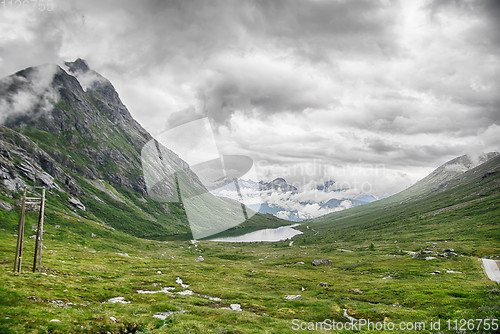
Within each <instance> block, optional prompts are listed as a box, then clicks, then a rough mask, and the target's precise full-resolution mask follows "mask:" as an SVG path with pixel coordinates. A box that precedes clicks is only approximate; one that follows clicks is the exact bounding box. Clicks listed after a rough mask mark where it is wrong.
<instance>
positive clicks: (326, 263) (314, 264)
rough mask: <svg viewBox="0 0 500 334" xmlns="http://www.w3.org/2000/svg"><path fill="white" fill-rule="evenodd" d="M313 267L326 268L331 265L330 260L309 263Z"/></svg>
mask: <svg viewBox="0 0 500 334" xmlns="http://www.w3.org/2000/svg"><path fill="white" fill-rule="evenodd" d="M311 264H312V265H313V266H319V265H322V264H324V265H326V266H331V265H332V260H328V259H321V260H313V261H312V263H311Z"/></svg>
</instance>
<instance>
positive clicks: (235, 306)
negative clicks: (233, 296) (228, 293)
mask: <svg viewBox="0 0 500 334" xmlns="http://www.w3.org/2000/svg"><path fill="white" fill-rule="evenodd" d="M230 307H231V310H233V311H241V305H240V304H231V305H230Z"/></svg>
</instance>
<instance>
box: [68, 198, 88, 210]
mask: <svg viewBox="0 0 500 334" xmlns="http://www.w3.org/2000/svg"><path fill="white" fill-rule="evenodd" d="M68 202H70V203H71V204H72V205H73V206H75V207H76V208H78V209H80V210H82V211H87V208H86V207H85V205H83V204H82V202H80V200H79V199H78V198H74V197H70V198H69V199H68Z"/></svg>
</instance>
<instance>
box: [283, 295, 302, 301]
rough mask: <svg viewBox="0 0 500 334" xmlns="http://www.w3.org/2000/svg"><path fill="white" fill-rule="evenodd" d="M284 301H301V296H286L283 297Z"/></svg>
mask: <svg viewBox="0 0 500 334" xmlns="http://www.w3.org/2000/svg"><path fill="white" fill-rule="evenodd" d="M285 299H288V300H301V296H300V295H288V296H285Z"/></svg>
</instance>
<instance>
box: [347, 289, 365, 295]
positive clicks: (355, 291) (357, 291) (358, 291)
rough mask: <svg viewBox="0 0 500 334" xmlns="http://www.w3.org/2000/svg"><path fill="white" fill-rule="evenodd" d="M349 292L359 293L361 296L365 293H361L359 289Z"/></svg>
mask: <svg viewBox="0 0 500 334" xmlns="http://www.w3.org/2000/svg"><path fill="white" fill-rule="evenodd" d="M349 292H354V293H357V294H360V295H361V294H362V293H363V291H361V290H360V289H357V288H356V289H351V290H349Z"/></svg>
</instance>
